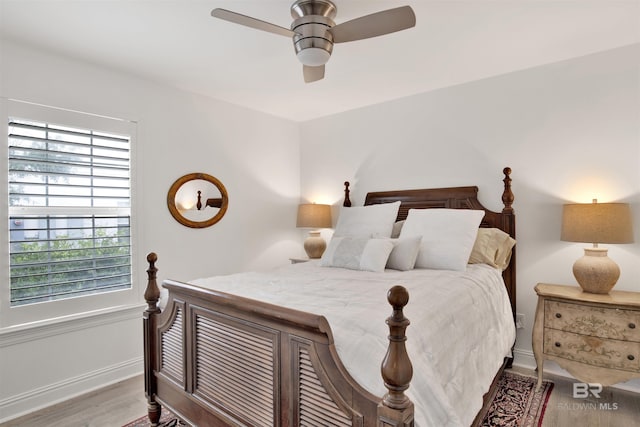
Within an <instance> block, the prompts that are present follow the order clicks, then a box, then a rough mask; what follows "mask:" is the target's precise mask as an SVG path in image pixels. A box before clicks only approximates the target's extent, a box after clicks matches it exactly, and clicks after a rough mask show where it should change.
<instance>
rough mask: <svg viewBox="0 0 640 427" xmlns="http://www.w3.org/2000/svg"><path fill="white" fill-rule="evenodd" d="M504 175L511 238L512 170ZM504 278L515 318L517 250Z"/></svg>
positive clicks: (506, 227)
mask: <svg viewBox="0 0 640 427" xmlns="http://www.w3.org/2000/svg"><path fill="white" fill-rule="evenodd" d="M502 172H503V173H504V179H503V180H502V182H504V191H503V193H502V203H503V204H504V209H502V213H503V214H505V215H504V217H503V229H504V230H505V231H506V232H508V233H509V234H510V235H511V237H514V238H515V236H516V217H515V213H514V211H513V207H512V205H513V200H514V196H513V192H512V191H511V168H510V167H506V168H504V169H503V170H502ZM502 278H503V279H504V283H505V285H506V286H507V291H508V292H509V299H510V300H511V310H512V311H513V317H514V319H515V317H516V287H515V285H514V284H515V283H516V250H515V248H514V250H513V251H512V252H511V262H510V265H509V268H508V269H506V270H505V271H504V272H503V273H502ZM511 362H513V359H510V362H509V365H508V366H509V367H511Z"/></svg>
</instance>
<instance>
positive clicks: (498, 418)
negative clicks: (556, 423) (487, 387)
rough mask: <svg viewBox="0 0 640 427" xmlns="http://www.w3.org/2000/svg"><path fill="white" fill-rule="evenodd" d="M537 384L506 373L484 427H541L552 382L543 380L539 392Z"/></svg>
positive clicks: (531, 379) (528, 378)
mask: <svg viewBox="0 0 640 427" xmlns="http://www.w3.org/2000/svg"><path fill="white" fill-rule="evenodd" d="M537 381H538V380H537V378H532V377H528V376H525V375H520V374H516V373H514V372H511V371H504V373H503V374H502V377H501V378H500V381H499V383H498V390H497V392H496V396H495V397H494V398H493V401H492V403H491V406H490V408H489V412H488V413H487V415H486V416H485V417H484V420H483V421H482V427H541V426H542V418H543V417H544V411H545V410H546V409H547V403H548V402H549V397H550V396H551V391H552V390H553V383H552V382H550V381H543V382H542V387H541V388H540V391H538V392H536V384H537Z"/></svg>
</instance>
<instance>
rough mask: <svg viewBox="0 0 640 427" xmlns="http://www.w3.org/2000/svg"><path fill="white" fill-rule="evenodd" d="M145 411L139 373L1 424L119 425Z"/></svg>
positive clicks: (44, 426)
mask: <svg viewBox="0 0 640 427" xmlns="http://www.w3.org/2000/svg"><path fill="white" fill-rule="evenodd" d="M146 413H147V399H146V398H145V397H144V380H143V377H142V375H139V376H136V377H133V378H131V379H128V380H125V381H122V382H119V383H116V384H113V385H110V386H107V387H105V388H103V389H100V390H96V391H93V392H91V393H87V394H85V395H82V396H80V397H76V398H74V399H71V400H68V401H66V402H62V403H59V404H57V405H54V406H50V407H49V408H46V409H43V410H41V411H37V412H34V413H32V414H29V415H25V416H24V417H21V418H17V419H15V420H12V421H9V422H7V423H3V424H0V426H1V427H19V426H20V427H121V426H123V425H124V424H126V423H128V422H130V421H133V420H135V419H136V418H140V417H141V416H143V415H145V414H146Z"/></svg>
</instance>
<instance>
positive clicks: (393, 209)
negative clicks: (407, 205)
mask: <svg viewBox="0 0 640 427" xmlns="http://www.w3.org/2000/svg"><path fill="white" fill-rule="evenodd" d="M399 208H400V202H393V203H382V204H378V205H369V206H357V207H353V208H346V207H345V208H342V209H341V210H340V216H339V217H338V223H337V224H336V229H335V232H334V233H333V235H334V236H350V237H369V238H372V237H373V238H383V237H391V231H392V229H393V223H394V222H395V221H396V217H397V216H398V209H399Z"/></svg>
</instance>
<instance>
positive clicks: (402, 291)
mask: <svg viewBox="0 0 640 427" xmlns="http://www.w3.org/2000/svg"><path fill="white" fill-rule="evenodd" d="M387 301H389V304H391V306H392V307H393V309H394V310H402V308H403V307H404V306H405V305H407V303H408V302H409V292H408V291H407V289H406V288H404V287H403V286H400V285H396V286H394V287H393V288H391V289H389V292H387Z"/></svg>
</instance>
